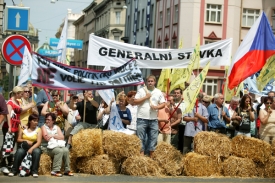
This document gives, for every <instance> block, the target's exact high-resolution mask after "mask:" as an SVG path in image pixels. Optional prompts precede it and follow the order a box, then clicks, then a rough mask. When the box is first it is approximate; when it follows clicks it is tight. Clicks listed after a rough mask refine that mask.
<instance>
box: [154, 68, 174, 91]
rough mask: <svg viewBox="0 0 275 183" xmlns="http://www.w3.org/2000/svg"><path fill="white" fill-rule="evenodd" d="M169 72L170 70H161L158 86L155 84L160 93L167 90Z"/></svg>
mask: <svg viewBox="0 0 275 183" xmlns="http://www.w3.org/2000/svg"><path fill="white" fill-rule="evenodd" d="M170 72H171V69H162V70H161V73H160V76H159V80H158V84H157V88H158V89H160V90H161V91H166V90H167V81H168V79H169V78H170Z"/></svg>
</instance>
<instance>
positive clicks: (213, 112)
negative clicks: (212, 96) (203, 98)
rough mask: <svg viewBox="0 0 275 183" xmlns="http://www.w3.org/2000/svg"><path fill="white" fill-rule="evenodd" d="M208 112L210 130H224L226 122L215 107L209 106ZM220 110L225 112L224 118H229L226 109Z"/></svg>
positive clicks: (214, 105)
mask: <svg viewBox="0 0 275 183" xmlns="http://www.w3.org/2000/svg"><path fill="white" fill-rule="evenodd" d="M207 110H208V114H209V117H208V126H209V127H211V128H226V122H225V121H224V119H223V117H222V113H221V110H219V108H218V107H217V105H216V104H211V105H210V106H208V108H207ZM222 110H223V111H224V112H225V114H226V116H227V117H229V118H230V115H229V112H228V109H227V108H226V107H224V106H223V107H222Z"/></svg>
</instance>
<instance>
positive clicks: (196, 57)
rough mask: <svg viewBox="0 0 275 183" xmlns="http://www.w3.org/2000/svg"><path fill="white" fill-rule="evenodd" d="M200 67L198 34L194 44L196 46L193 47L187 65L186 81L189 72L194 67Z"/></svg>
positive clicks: (188, 77)
mask: <svg viewBox="0 0 275 183" xmlns="http://www.w3.org/2000/svg"><path fill="white" fill-rule="evenodd" d="M199 67H200V36H199V37H198V41H197V44H196V47H195V49H194V52H193V54H192V57H191V60H190V63H189V65H188V67H187V78H186V81H189V80H190V76H191V73H192V71H193V70H194V69H197V68H199Z"/></svg>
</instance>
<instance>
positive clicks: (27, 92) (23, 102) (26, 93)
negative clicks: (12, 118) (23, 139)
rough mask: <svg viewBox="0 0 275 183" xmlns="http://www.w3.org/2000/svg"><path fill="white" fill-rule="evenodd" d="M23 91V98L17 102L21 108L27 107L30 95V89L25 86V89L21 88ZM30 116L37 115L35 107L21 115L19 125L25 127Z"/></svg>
mask: <svg viewBox="0 0 275 183" xmlns="http://www.w3.org/2000/svg"><path fill="white" fill-rule="evenodd" d="M23 90H24V93H23V96H22V98H21V99H20V100H19V103H20V106H21V107H23V106H27V105H28V104H29V103H30V102H31V101H30V94H31V91H30V88H29V87H28V86H25V87H23ZM31 114H38V110H37V107H36V106H35V107H33V108H30V109H28V110H26V111H25V112H22V113H21V115H20V120H21V124H22V125H23V126H24V127H26V125H27V123H28V119H29V116H30V115H31Z"/></svg>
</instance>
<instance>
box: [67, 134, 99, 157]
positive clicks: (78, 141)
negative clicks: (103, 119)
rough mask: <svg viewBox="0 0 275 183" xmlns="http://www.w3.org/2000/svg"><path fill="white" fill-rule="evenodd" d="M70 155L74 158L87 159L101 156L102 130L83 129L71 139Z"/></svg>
mask: <svg viewBox="0 0 275 183" xmlns="http://www.w3.org/2000/svg"><path fill="white" fill-rule="evenodd" d="M72 153H73V154H74V156H76V157H89V156H93V155H101V154H103V149H102V130H101V129H85V130H81V131H80V132H78V133H77V134H75V135H74V136H73V138H72Z"/></svg>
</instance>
